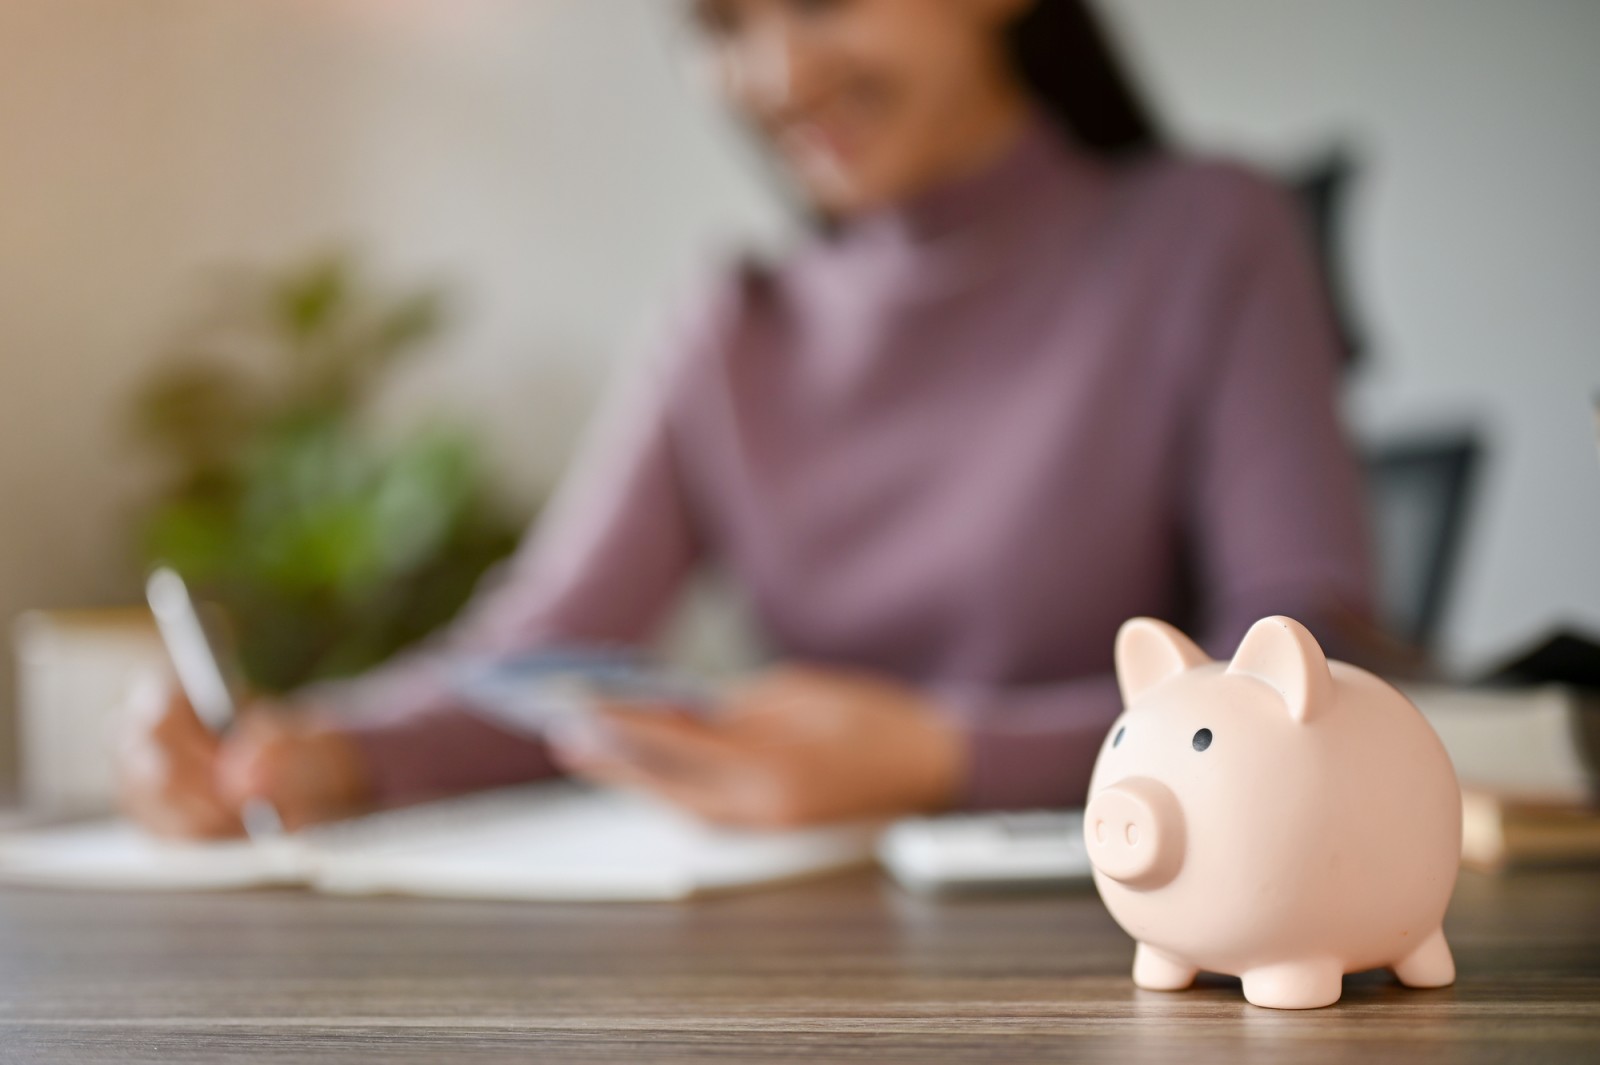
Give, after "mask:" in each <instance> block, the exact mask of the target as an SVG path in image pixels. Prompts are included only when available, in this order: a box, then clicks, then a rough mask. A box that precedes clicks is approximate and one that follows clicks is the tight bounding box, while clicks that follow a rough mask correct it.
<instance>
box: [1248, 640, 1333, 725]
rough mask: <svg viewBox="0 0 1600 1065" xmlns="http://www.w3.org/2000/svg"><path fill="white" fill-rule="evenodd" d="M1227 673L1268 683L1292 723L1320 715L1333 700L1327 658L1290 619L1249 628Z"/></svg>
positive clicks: (1315, 642)
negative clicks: (1279, 697)
mask: <svg viewBox="0 0 1600 1065" xmlns="http://www.w3.org/2000/svg"><path fill="white" fill-rule="evenodd" d="M1228 672H1229V673H1242V674H1245V675H1246V676H1251V677H1255V678H1256V679H1257V680H1261V681H1265V682H1266V683H1267V684H1270V685H1271V686H1272V687H1273V688H1275V689H1276V690H1277V692H1278V694H1279V695H1281V696H1283V701H1284V703H1285V704H1287V706H1288V708H1289V716H1291V717H1293V718H1294V719H1295V720H1296V721H1306V720H1309V719H1310V718H1311V717H1312V716H1314V715H1316V714H1318V713H1321V712H1322V711H1323V710H1324V709H1325V708H1326V707H1327V706H1328V705H1329V703H1330V702H1331V701H1332V699H1333V675H1332V674H1330V673H1329V672H1328V659H1327V658H1326V656H1324V655H1323V653H1322V648H1321V647H1319V646H1318V645H1317V641H1316V638H1315V637H1313V636H1312V635H1311V633H1310V632H1309V631H1308V630H1307V629H1306V627H1305V626H1304V625H1302V624H1300V623H1299V622H1298V621H1296V620H1294V619H1293V618H1286V617H1271V618H1262V619H1261V620H1260V621H1258V622H1256V623H1255V624H1254V625H1252V626H1250V631H1249V632H1247V633H1245V637H1244V642H1242V643H1241V644H1239V650H1238V652H1237V653H1236V654H1235V655H1234V656H1233V661H1232V662H1230V663H1228Z"/></svg>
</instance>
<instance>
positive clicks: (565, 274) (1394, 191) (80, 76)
mask: <svg viewBox="0 0 1600 1065" xmlns="http://www.w3.org/2000/svg"><path fill="white" fill-rule="evenodd" d="M676 7H677V5H676V4H675V3H672V2H670V0H449V2H445V0H231V2H228V3H217V2H216V0H158V2H151V3H140V4H131V3H128V2H127V0H12V2H9V3H4V4H0V619H5V618H9V617H10V616H11V615H13V614H14V613H15V612H16V611H18V610H20V609H23V608H25V607H28V606H60V605H71V604H84V603H99V602H105V601H115V600H121V599H126V598H128V597H129V596H131V594H132V592H133V590H134V580H133V573H132V570H131V565H130V559H129V557H128V552H127V548H126V546H125V544H126V531H127V527H128V525H127V520H128V517H129V512H130V509H131V508H132V506H133V505H134V504H135V503H136V501H137V500H138V499H139V498H141V496H142V494H143V493H144V492H145V491H146V490H147V488H148V485H149V483H150V470H149V469H148V466H147V464H146V463H144V462H143V461H141V460H140V459H139V458H138V457H137V455H135V454H132V453H130V451H129V449H128V447H127V444H126V437H125V435H124V430H123V427H122V426H121V425H120V424H119V421H118V416H119V414H120V412H121V411H122V410H123V408H124V405H125V403H126V398H127V395H128V393H129V390H130V389H131V388H132V387H133V384H134V383H135V381H136V380H137V379H138V378H139V377H140V375H141V374H143V373H144V372H146V371H147V369H148V367H149V365H150V363H151V355H152V353H153V352H155V351H156V350H158V349H159V346H160V344H161V342H162V340H163V338H164V337H166V336H167V335H169V331H170V330H171V328H172V327H173V325H174V324H175V323H176V322H177V321H178V320H179V319H180V318H181V317H182V315H183V313H184V312H185V310H186V309H188V308H190V307H192V306H194V305H195V302H196V300H197V299H199V298H200V290H199V289H198V288H197V281H198V279H199V278H200V276H201V272H202V271H203V270H204V268H206V267H207V266H210V265H214V264H217V263H229V262H241V261H243V262H255V263H275V262H280V261H283V260H284V259H286V258H291V257H293V256H295V255H298V254H301V253H303V252H304V251H305V250H307V249H308V248H311V247H313V246H315V245H316V244H318V243H322V242H327V241H331V240H354V241H357V242H359V243H360V244H362V245H363V246H364V247H366V248H368V249H369V250H370V251H371V252H372V253H373V256H374V259H375V261H376V262H377V264H378V265H379V266H380V267H382V268H383V269H384V270H385V271H386V272H387V273H389V274H391V275H394V276H396V277H400V278H405V279H411V278H415V277H418V276H424V275H433V274H437V275H439V276H444V277H448V278H450V279H452V280H453V281H454V282H455V283H456V287H457V289H458V291H459V292H460V293H461V296H462V297H463V300H462V307H461V310H462V328H461V329H460V330H459V331H458V332H457V333H456V334H455V335H454V336H453V339H452V342H451V343H450V344H448V345H447V346H446V348H445V350H444V351H443V352H442V353H441V356H440V358H439V359H438V360H436V361H435V362H434V363H433V364H431V365H429V366H425V367H422V368H419V370H418V371H417V372H416V373H414V374H412V375H411V377H410V379H408V380H407V381H405V382H403V383H402V385H401V386H400V387H399V388H398V389H397V397H396V401H395V402H396V404H397V405H398V406H399V407H401V408H410V409H415V408H417V407H419V406H421V405H424V404H432V403H434V402H436V401H438V400H439V399H440V398H441V397H442V399H443V402H444V403H445V405H446V406H447V407H451V408H453V409H455V410H458V411H471V412H472V416H473V418H474V420H475V421H476V422H477V423H478V424H480V425H481V426H482V427H483V429H484V431H485V433H486V435H487V436H488V438H489V440H490V443H491V445H492V447H493V448H494V450H495V453H496V455H497V456H498V459H499V464H500V468H501V470H502V471H503V473H504V474H505V476H506V479H507V481H508V483H510V484H511V485H512V487H513V488H514V490H515V491H516V492H517V494H518V496H519V497H520V498H523V499H526V498H529V497H531V496H532V495H533V494H534V493H535V492H536V491H537V489H538V488H539V487H540V486H541V485H542V484H543V483H545V482H546V481H548V479H549V478H550V477H551V476H552V475H553V472H554V471H555V469H556V468H557V467H558V466H559V463H560V460H561V458H562V456H563V455H564V453H565V449H566V447H567V444H568V442H569V441H570V439H571V436H572V434H573V433H574V431H575V429H576V426H577V424H578V423H579V422H580V421H581V417H582V414H583V412H584V411H585V410H586V409H587V404H588V402H589V399H590V397H591V396H592V394H593V391H594V389H595V387H596V382H597V380H598V379H599V377H600V375H601V372H602V370H603V368H604V367H605V365H606V364H607V363H608V361H609V360H610V359H611V358H612V356H613V355H615V354H616V353H617V352H619V351H621V350H623V349H624V346H625V342H626V341H627V339H628V338H629V337H630V336H632V335H633V334H634V333H635V331H636V329H637V327H638V325H639V323H640V322H641V321H642V319H643V317H644V312H645V310H646V308H647V307H649V306H650V305H651V304H652V303H654V302H655V301H657V300H659V299H660V298H661V296H662V295H663V294H664V293H665V292H667V291H668V290H669V289H670V288H671V286H672V283H673V280H674V279H675V278H678V277H680V276H681V274H682V273H683V271H684V269H685V268H686V265H687V264H689V263H691V262H693V261H694V260H695V259H696V258H698V257H700V256H701V255H702V254H703V253H704V251H705V250H706V249H707V247H708V246H710V245H712V244H714V243H717V239H716V238H718V237H719V235H737V234H762V235H768V236H770V235H771V234H773V233H775V232H777V231H778V230H779V229H780V228H781V224H780V218H781V214H780V212H779V211H778V210H777V208H776V207H775V205H774V204H773V203H772V202H771V201H770V199H769V196H768V194H767V193H766V191H765V190H764V189H763V187H762V183H761V181H760V180H759V178H758V176H757V175H756V174H755V173H754V172H753V168H752V166H751V164H750V162H749V160H748V158H747V156H746V155H745V154H744V153H743V151H742V148H741V146H740V145H739V144H738V143H737V138H736V137H734V136H733V135H731V134H730V133H729V131H727V130H726V129H725V128H724V127H723V126H722V125H721V123H720V122H719V121H718V120H717V119H715V118H714V117H712V116H711V115H710V114H709V113H708V112H707V111H706V110H705V109H704V108H703V107H702V102H701V101H700V100H699V99H697V97H696V93H695V92H694V91H693V88H692V86H691V85H690V84H689V83H688V81H687V79H686V78H684V77H683V76H682V73H681V71H680V70H679V69H678V62H677V61H678V59H679V56H678V54H677V52H676V46H677V44H678V43H679V42H678V40H677V38H676V36H675V32H674V15H673V13H674V11H675V9H676ZM1109 7H1110V8H1111V9H1112V10H1113V12H1114V14H1115V15H1116V17H1117V21H1118V23H1119V25H1120V26H1121V27H1122V28H1123V29H1124V30H1125V31H1126V33H1127V36H1128V38H1129V40H1130V42H1131V43H1132V45H1133V46H1134V49H1135V54H1136V57H1137V58H1138V60H1139V61H1140V65H1141V66H1142V68H1143V69H1144V70H1145V72H1146V74H1147V76H1148V77H1149V79H1150V80H1151V84H1152V86H1153V88H1154V90H1155V92H1156V94H1157V96H1158V98H1159V100H1160V102H1161V104H1162V106H1163V107H1164V109H1165V110H1166V111H1167V112H1168V113H1169V114H1170V115H1171V116H1172V119H1173V121H1174V123H1175V125H1176V126H1177V127H1178V128H1179V129H1180V130H1181V131H1183V132H1184V133H1185V134H1186V135H1188V136H1190V137H1192V138H1193V139H1195V140H1196V141H1199V142H1203V143H1207V144H1227V145H1235V146H1238V147H1240V148H1242V149H1246V150H1249V151H1251V152H1256V153H1259V154H1262V155H1264V156H1266V157H1269V158H1274V159H1276V158H1293V157H1296V156H1297V155H1299V154H1300V153H1301V152H1302V151H1303V150H1305V149H1308V148H1309V147H1312V146H1315V145H1318V144H1320V143H1322V142H1324V141H1325V140H1327V139H1328V138H1331V137H1348V138H1351V139H1353V140H1354V141H1355V142H1356V143H1357V144H1358V145H1359V146H1360V147H1361V148H1362V149H1363V150H1364V151H1365V153H1366V154H1367V156H1368V159H1369V165H1368V171H1367V177H1366V179H1365V183H1364V185H1363V189H1362V194H1361V198H1360V201H1359V204H1358V217H1357V227H1358V231H1357V233H1356V239H1355V241H1354V251H1355V253H1356V256H1357V260H1358V262H1357V265H1358V267H1359V278H1360V282H1361V295H1362V297H1363V299H1362V302H1363V305H1364V307H1365V310H1366V313H1367V320H1368V322H1369V324H1370V326H1371V327H1372V334H1373V340H1374V342H1375V347H1376V349H1377V351H1376V354H1377V356H1378V364H1377V366H1376V371H1377V372H1375V373H1374V374H1373V375H1372V380H1370V381H1369V382H1368V383H1367V386H1366V387H1365V389H1364V391H1363V395H1362V397H1361V403H1360V405H1359V410H1358V414H1359V415H1360V417H1361V419H1362V421H1363V423H1364V424H1370V425H1372V426H1376V427H1379V428H1382V427H1384V426H1386V425H1390V424H1394V423H1396V422H1401V421H1407V420H1409V419H1411V418H1412V417H1413V416H1414V415H1415V414H1416V412H1421V413H1422V416H1425V417H1428V418H1434V417H1437V416H1440V415H1451V414H1454V413H1456V412H1459V411H1466V412H1473V413H1482V414H1483V415H1485V416H1486V417H1488V418H1489V419H1491V421H1492V424H1493V425H1494V427H1495V429H1496V431H1497V433H1498V436H1499V440H1498V442H1499V443H1500V445H1501V446H1502V447H1503V449H1504V455H1503V458H1502V460H1501V461H1500V462H1499V463H1498V465H1497V467H1496V469H1495V470H1494V474H1493V478H1492V480H1491V482H1490V483H1489V485H1488V501H1487V502H1488V507H1487V509H1486V511H1485V513H1484V516H1483V526H1482V529H1481V535H1479V536H1478V537H1477V538H1476V539H1475V540H1474V541H1473V543H1472V544H1471V548H1470V558H1469V560H1468V562H1469V565H1470V568H1471V575H1470V579H1469V581H1468V585H1467V588H1466V589H1465V593H1464V595H1463V596H1462V598H1461V599H1460V600H1459V601H1458V603H1457V610H1456V612H1455V616H1454V618H1453V628H1452V636H1453V644H1454V646H1455V648H1456V649H1457V651H1458V652H1459V653H1461V654H1470V653H1473V652H1476V651H1481V650H1485V649H1488V648H1491V647H1493V646H1495V645H1497V644H1499V643H1500V642H1502V641H1503V640H1507V639H1511V638H1513V637H1515V636H1517V635H1519V634H1522V633H1524V632H1526V631H1529V630H1531V629H1534V628H1536V627H1538V626H1539V625H1541V624H1543V623H1544V622H1545V621H1547V620H1549V619H1551V618H1552V617H1554V616H1555V615H1558V614H1572V615H1580V616H1582V617H1585V618H1587V619H1588V620H1589V621H1590V623H1591V624H1595V625H1600V558H1597V549H1600V470H1597V469H1596V464H1595V457H1594V441H1593V439H1592V428H1591V425H1590V422H1589V415H1588V413H1587V410H1586V401H1587V396H1588V394H1589V393H1590V391H1592V390H1593V389H1594V387H1595V386H1596V385H1597V384H1600V381H1597V378H1600V344H1597V340H1596V338H1600V301H1597V300H1596V299H1595V298H1594V292H1595V290H1596V281H1600V225H1597V219H1600V214H1597V212H1596V209H1595V207H1594V203H1593V199H1594V193H1593V190H1594V189H1596V188H1600V122H1597V121H1596V117H1595V116H1596V114H1597V113H1600V110H1597V108H1600V64H1596V63H1594V62H1593V60H1592V57H1593V56H1594V55H1595V54H1597V53H1600V4H1595V3H1593V2H1592V0H1569V2H1565V3H1563V2H1561V0H1521V2H1518V3H1506V2H1504V0H1404V2H1399V3H1396V2H1392V0H1341V2H1340V3H1337V4H1334V3H1310V2H1300V0H1293V2H1286V0H1207V2H1205V3H1203V4H1202V3H1194V2H1192V0H1112V2H1111V3H1110V4H1109ZM0 683H5V684H6V685H7V687H9V682H7V681H6V680H5V677H4V674H3V672H0ZM0 706H3V703H0ZM3 732H4V730H3V729H0V735H3ZM3 750H4V748H3V747H0V754H3Z"/></svg>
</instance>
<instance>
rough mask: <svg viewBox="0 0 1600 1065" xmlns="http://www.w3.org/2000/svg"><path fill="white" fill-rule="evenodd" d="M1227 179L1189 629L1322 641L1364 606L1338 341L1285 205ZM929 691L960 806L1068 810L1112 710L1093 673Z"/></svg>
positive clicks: (1363, 561) (1196, 434)
mask: <svg viewBox="0 0 1600 1065" xmlns="http://www.w3.org/2000/svg"><path fill="white" fill-rule="evenodd" d="M1241 180H1244V181H1247V182H1248V183H1247V184H1246V186H1245V191H1246V192H1247V194H1248V195H1247V199H1246V202H1247V208H1248V209H1247V210H1246V211H1245V212H1244V214H1243V216H1242V217H1241V218H1240V220H1239V232H1238V234H1237V238H1236V243H1235V246H1234V248H1235V252H1236V254H1234V255H1233V256H1231V257H1230V258H1231V261H1230V262H1228V263H1226V269H1227V270H1228V272H1229V276H1228V284H1226V285H1225V286H1223V287H1222V288H1221V289H1219V292H1221V293H1224V294H1225V298H1224V301H1223V302H1224V307H1223V309H1222V310H1221V311H1220V312H1219V313H1220V320H1219V325H1218V328H1217V329H1216V330H1215V331H1214V333H1213V339H1212V340H1211V341H1210V342H1209V343H1208V345H1207V347H1208V348H1209V349H1210V350H1207V351H1205V352H1202V356H1203V358H1204V360H1205V361H1204V365H1205V366H1206V378H1207V381H1206V384H1205V386H1204V388H1203V389H1202V390H1201V391H1200V392H1199V393H1198V397H1197V405H1196V407H1195V408H1194V409H1193V410H1192V412H1191V413H1192V422H1191V425H1190V427H1189V428H1190V429H1192V433H1191V434H1190V436H1189V437H1188V439H1189V441H1190V442H1191V443H1192V446H1191V447H1189V448H1186V449H1185V456H1186V457H1185V460H1184V462H1185V468H1184V476H1183V478H1182V480H1183V483H1184V484H1185V486H1186V489H1185V495H1184V498H1183V500H1182V504H1181V511H1182V513H1183V517H1184V522H1185V530H1184V537H1185V541H1186V544H1185V547H1186V550H1187V552H1188V554H1189V556H1190V557H1191V558H1192V560H1193V562H1194V570H1195V577H1196V583H1197V589H1196V591H1197V593H1198V603H1197V606H1198V613H1197V625H1198V629H1197V632H1196V636H1197V638H1198V639H1199V640H1200V642H1201V643H1202V644H1203V645H1204V646H1205V647H1206V648H1207V649H1208V650H1209V652H1210V653H1211V654H1213V655H1217V656H1225V655H1230V654H1231V653H1232V652H1233V650H1234V648H1235V647H1236V646H1237V644H1238V641H1239V640H1240V639H1241V638H1242V637H1243V635H1244V633H1245V631H1246V630H1247V629H1248V628H1249V626H1250V625H1251V623H1253V622H1254V621H1256V620H1257V619H1259V618H1261V617H1265V616H1268V615H1272V614H1287V615H1290V616H1292V617H1295V618H1297V619H1298V620H1300V621H1302V622H1303V623H1305V624H1306V625H1307V626H1308V627H1309V628H1310V629H1311V630H1312V631H1313V632H1314V633H1316V634H1317V635H1318V637H1319V639H1321V640H1323V641H1324V644H1325V646H1329V647H1330V649H1336V648H1337V646H1338V643H1337V640H1338V637H1339V633H1338V631H1337V630H1336V628H1335V626H1334V622H1336V621H1338V620H1339V619H1343V618H1349V617H1356V618H1362V617H1366V616H1367V615H1368V614H1369V612H1370V610H1371V590H1370V585H1369V580H1370V578H1369V560H1368V546H1367V540H1366V520H1365V519H1366V515H1365V510H1364V501H1363V496H1362V491H1361V485H1360V479H1359V472H1358V467H1357V464H1356V461H1355V458H1354V455H1353V453H1352V450H1351V448H1350V445H1349V443H1348V441H1347V439H1346V437H1345V435H1344V433H1343V431H1342V429H1341V426H1340V422H1339V418H1338V414H1337V409H1336V401H1337V369H1338V352H1339V349H1338V341H1337V339H1336V335H1335V332H1334V327H1333V318H1332V316H1331V314H1330V313H1329V311H1328V308H1327V306H1326V303H1325V300H1324V294H1323V289H1322V286H1321V285H1320V283H1319V281H1318V278H1317V274H1316V270H1315V267H1314V265H1313V262H1312V260H1311V258H1310V255H1309V252H1308V250H1307V249H1306V247H1305V246H1304V242H1303V236H1302V233H1301V228H1300V225H1299V221H1298V219H1297V218H1296V216H1295V214H1294V211H1293V206H1292V204H1291V203H1290V202H1289V201H1288V200H1287V198H1286V197H1284V196H1283V195H1281V194H1280V193H1278V192H1277V190H1275V189H1271V188H1269V187H1267V186H1265V185H1263V184H1260V183H1258V182H1255V181H1254V180H1253V179H1241ZM1110 652H1111V648H1109V647H1108V648H1107V649H1106V656H1107V659H1108V660H1109V658H1110ZM932 694H933V695H934V697H935V700H936V702H937V703H939V704H940V705H941V706H943V707H944V708H946V709H947V710H948V711H949V712H950V715H951V717H952V720H953V721H954V723H955V724H956V726H957V727H958V728H959V729H960V730H961V731H962V732H963V733H964V734H965V736H966V738H967V745H968V765H969V773H968V779H967V782H966V783H967V787H966V794H965V795H964V797H963V800H964V803H965V805H967V806H970V807H975V808H989V809H995V808H1018V807H1038V806H1069V805H1079V804H1082V802H1083V801H1084V798H1085V795H1086V793H1087V791H1088V785H1089V775H1090V773H1091V771H1092V770H1093V768H1094V761H1095V757H1096V755H1097V754H1098V750H1099V746H1100V743H1101V741H1102V739H1103V738H1104V736H1105V733H1106V730H1107V728H1108V727H1109V726H1110V724H1111V722H1112V721H1113V720H1114V719H1115V718H1116V716H1117V715H1118V714H1119V713H1120V712H1121V700H1120V697H1119V695H1118V692H1117V685H1116V678H1115V677H1114V676H1113V675H1112V674H1111V673H1109V672H1107V673H1104V674H1099V675H1093V676H1086V677H1081V678H1076V679H1072V680H1069V681H1065V682H1063V683H1059V684H1041V685H1035V686H1027V687H1011V688H1001V687H996V688H983V687H971V686H968V687H964V688H945V689H940V690H936V691H935V692H933V693H932Z"/></svg>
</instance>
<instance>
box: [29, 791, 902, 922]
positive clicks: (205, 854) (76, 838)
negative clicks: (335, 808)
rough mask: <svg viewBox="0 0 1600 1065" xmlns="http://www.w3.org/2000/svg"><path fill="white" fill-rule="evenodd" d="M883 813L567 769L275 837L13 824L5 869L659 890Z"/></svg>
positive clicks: (184, 880)
mask: <svg viewBox="0 0 1600 1065" xmlns="http://www.w3.org/2000/svg"><path fill="white" fill-rule="evenodd" d="M880 828H881V826H879V825H876V824H867V823H855V824H848V825H838V826H830V827H826V828H816V829H806V830H801V831H794V832H744V831H733V830H729V829H719V828H712V827H709V826H707V825H705V824H702V823H700V822H698V821H695V820H693V819H691V818H689V817H688V816H686V815H684V814H680V813H678V812H676V811H674V810H672V809H670V808H668V807H665V806H662V805H660V804H658V803H655V802H652V801H650V800H648V799H644V798H641V797H637V796H633V795H626V794H621V793H617V792H609V791H597V790H593V789H589V788H585V787H583V786H581V785H577V784H573V783H568V782H556V783H546V784H536V785H531V786H527V787H520V788H510V789H506V790H503V791H497V792H490V793H488V794H484V795H476V796H470V797H467V798H461V799H452V800H449V801H446V802H438V803H430V804H427V805H424V806H417V807H412V808H410V809H406V810H395V811H391V812H387V813H381V814H374V815H372V816H370V817H364V818H360V819H357V820H353V821H348V822H343V823H341V824H336V825H329V826H326V827H323V828H317V829H311V830H307V831H304V832H300V833H296V834H294V835H292V836H284V837H281V838H278V839H270V840H265V841H261V842H249V841H239V842H226V843H168V842H163V841H159V840H154V839H152V838H150V837H148V836H146V835H144V834H143V833H141V832H140V831H139V830H138V829H136V828H134V827H133V826H131V825H129V824H127V823H126V822H122V821H97V822H92V823H86V824H77V825H67V826H62V827H55V828H48V829H33V830H29V831H18V832H8V833H0V882H7V883H14V884H15V883H24V884H33V885H40V886H50V887H73V888H104V889H118V890H164V891H203V890H225V889H230V888H246V887H262V886H271V885H304V886H307V887H310V888H313V889H315V890H317V891H324V892H331V893H336V894H348V895H376V894H398V895H422V896H433V897H440V898H476V899H530V900H531V899H545V900H552V901H557V900H565V901H583V900H615V901H644V900H670V899H682V898H688V897H689V896H692V895H698V894H703V893H707V892H716V891H730V890H735V889H738V888H745V887H754V886H757V885H761V884H767V883H772V882H776V881H781V880H789V879H794V878H797V877H802V876H808V875H811V874H815V873H821V872H825V871H829V870H834V869H841V868H845V867H848V866H852V865H858V864H862V863H865V862H867V861H869V860H870V859H871V857H872V853H873V846H874V843H875V842H876V839H877V836H878V833H879V830H880Z"/></svg>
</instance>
